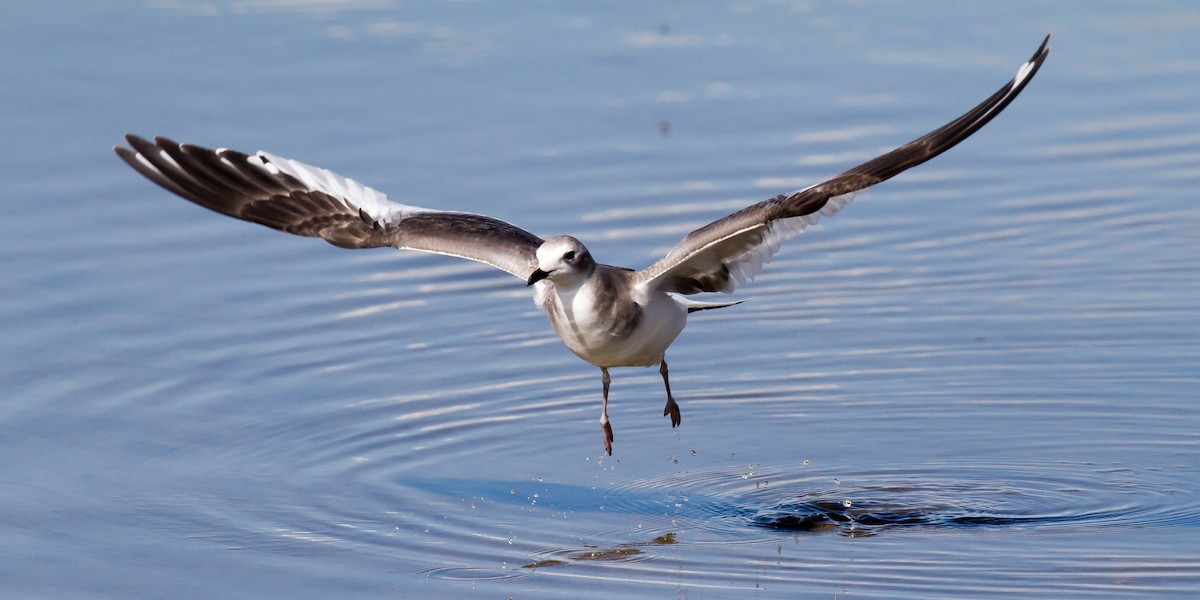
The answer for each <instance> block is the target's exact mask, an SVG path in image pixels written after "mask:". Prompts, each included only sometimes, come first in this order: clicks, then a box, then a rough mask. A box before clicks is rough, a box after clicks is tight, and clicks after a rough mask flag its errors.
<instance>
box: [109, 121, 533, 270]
mask: <svg viewBox="0 0 1200 600" xmlns="http://www.w3.org/2000/svg"><path fill="white" fill-rule="evenodd" d="M125 139H126V140H127V141H128V142H129V146H130V147H129V148H125V147H123V146H116V147H114V148H113V150H115V151H116V153H117V154H118V155H119V156H120V157H121V158H122V159H124V160H125V162H126V163H128V164H129V166H131V167H133V168H134V169H135V170H137V172H139V173H141V174H142V175H144V176H145V177H146V178H147V179H149V180H151V181H153V182H154V183H157V184H158V185H160V186H162V187H163V188H165V189H167V190H168V191H170V192H172V193H174V194H177V195H179V196H182V197H183V198H185V199H187V200H190V201H192V202H194V203H196V204H199V205H200V206H203V207H205V208H207V209H210V210H214V211H216V212H219V213H221V214H224V215H229V216H231V217H236V218H238V219H242V220H243V221H250V222H253V223H258V224H260V225H266V226H267V227H270V228H272V229H278V230H280V231H286V232H288V233H294V234H296V235H303V236H310V237H321V238H324V239H325V240H326V241H328V242H329V243H331V244H333V245H335V246H340V247H342V248H376V247H387V246H391V247H395V248H402V249H408V250H419V251H423V252H432V253H436V254H446V255H450V256H458V257H461V258H466V259H470V260H475V261H479V262H482V263H486V264H489V265H491V266H493V267H496V268H497V269H501V270H503V271H507V272H508V273H511V274H513V275H515V276H517V277H520V278H521V279H522V280H524V279H528V278H529V276H530V274H531V273H533V271H534V269H535V268H536V260H537V259H536V252H537V249H538V246H540V245H541V244H542V239H541V238H539V237H537V236H536V235H533V234H532V233H529V232H528V231H525V230H524V229H521V228H520V227H517V226H515V225H511V224H509V223H505V222H504V221H500V220H498V219H493V218H491V217H486V216H483V215H476V214H471V213H460V212H449V211H440V210H432V209H428V208H419V207H416V206H408V205H406V204H400V203H398V202H392V201H390V200H388V199H387V196H385V195H383V194H382V193H380V192H377V191H375V190H373V189H371V188H369V187H367V186H365V185H362V184H361V183H358V182H357V181H355V180H353V179H349V178H346V177H342V176H341V175H338V174H336V173H333V172H332V171H328V170H326V169H321V168H317V167H313V166H310V165H306V164H304V163H302V162H299V161H295V160H290V159H286V158H282V157H279V156H275V155H274V154H270V153H267V152H258V153H257V154H244V153H242V152H237V151H234V150H228V149H220V150H210V149H208V148H202V147H200V146H193V145H191V144H177V143H175V142H173V141H171V140H169V139H166V138H163V137H156V138H154V141H150V140H146V139H143V138H140V137H138V136H136V135H132V134H130V135H127V136H125Z"/></svg>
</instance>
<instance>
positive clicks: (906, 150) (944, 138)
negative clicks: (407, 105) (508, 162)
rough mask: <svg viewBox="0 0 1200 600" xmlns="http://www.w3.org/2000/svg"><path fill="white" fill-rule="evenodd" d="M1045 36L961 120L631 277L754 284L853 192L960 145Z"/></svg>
mask: <svg viewBox="0 0 1200 600" xmlns="http://www.w3.org/2000/svg"><path fill="white" fill-rule="evenodd" d="M1049 41H1050V36H1046V39H1045V40H1043V41H1042V45H1041V46H1040V47H1038V49H1037V52H1034V53H1033V57H1032V58H1030V59H1029V61H1028V62H1026V63H1025V64H1023V65H1021V68H1020V69H1018V70H1017V75H1016V77H1014V78H1013V79H1012V81H1009V82H1008V83H1007V84H1005V85H1004V87H1002V88H1000V89H999V90H998V91H997V92H996V93H995V94H992V95H991V97H989V98H988V99H987V100H984V101H983V102H981V103H979V105H978V106H976V107H975V108H972V109H971V110H969V111H967V113H966V114H964V115H962V116H961V117H959V118H957V119H955V120H953V121H951V122H949V123H947V124H945V125H943V126H941V127H939V128H937V129H935V130H933V131H931V132H929V133H927V134H925V135H923V136H921V137H919V138H917V139H915V140H913V141H911V142H909V143H907V144H905V145H903V146H900V147H899V148H896V149H895V150H892V151H891V152H888V153H887V154H884V155H882V156H879V157H876V158H873V159H871V160H869V161H867V162H865V163H863V164H861V165H858V166H857V167H854V168H853V169H850V170H849V171H846V172H845V173H842V174H841V175H838V176H837V177H834V178H832V179H830V180H828V181H825V182H823V183H819V184H817V185H814V186H812V187H809V188H805V189H803V190H800V191H797V192H794V193H791V194H782V195H779V196H776V197H774V198H771V199H769V200H765V201H763V202H760V203H758V204H755V205H753V206H748V207H746V208H744V209H742V210H740V211H738V212H735V213H733V214H731V215H729V216H726V217H723V218H721V219H718V220H717V221H714V222H712V223H709V224H708V225H705V226H704V227H701V228H700V229H697V230H695V231H693V232H691V233H689V234H688V235H687V236H686V237H684V238H683V240H682V241H680V242H679V244H677V245H676V246H675V247H674V248H672V249H671V251H670V252H668V253H667V255H666V256H665V257H663V258H662V260H659V261H658V262H656V263H654V264H653V265H650V266H649V267H648V268H646V269H645V270H644V271H641V272H639V273H638V274H637V276H636V277H635V282H636V284H637V285H638V286H641V287H642V288H643V289H653V290H659V291H665V292H677V293H680V294H694V293H698V292H732V291H733V290H734V289H735V288H736V286H737V285H738V284H741V283H745V282H746V281H748V280H750V279H753V278H754V276H755V275H757V274H758V273H759V272H761V271H762V267H763V265H764V264H766V263H767V262H770V260H771V258H772V257H774V255H775V253H776V252H778V251H779V246H780V244H781V243H782V242H783V241H785V240H787V239H789V238H791V237H793V236H795V235H796V234H798V233H800V231H802V230H803V229H804V228H805V227H807V226H808V225H812V224H814V223H816V222H817V220H818V219H819V218H820V217H821V216H822V215H825V216H829V215H832V214H834V213H836V212H837V211H839V210H841V208H842V207H843V206H845V205H846V204H847V203H848V202H850V201H851V200H852V199H853V198H854V194H855V192H858V191H860V190H863V189H866V188H868V187H871V186H872V185H875V184H877V183H879V182H881V181H886V180H888V179H890V178H892V177H894V176H896V175H898V174H900V173H901V172H903V171H905V170H906V169H910V168H912V167H915V166H917V165H919V164H921V163H923V162H925V161H927V160H929V159H931V158H933V157H935V156H937V155H939V154H941V153H943V152H945V151H946V150H949V149H950V148H953V147H954V146H955V145H956V144H958V143H959V142H961V141H963V140H965V139H967V137H968V136H970V135H971V134H972V133H975V132H976V131H978V130H979V128H980V127H983V126H984V125H986V124H987V123H988V121H991V120H992V118H994V117H995V116H996V115H998V114H1000V111H1002V110H1004V108H1005V107H1006V106H1008V104H1009V103H1010V102H1012V101H1013V99H1014V98H1016V97H1017V94H1020V93H1021V90H1023V89H1025V85H1026V84H1027V83H1029V80H1030V79H1032V78H1033V76H1034V74H1035V73H1037V71H1038V68H1039V67H1041V66H1042V62H1043V61H1045V60H1046V56H1047V54H1048V53H1049V52H1050V48H1049V47H1048V46H1047V43H1048V42H1049Z"/></svg>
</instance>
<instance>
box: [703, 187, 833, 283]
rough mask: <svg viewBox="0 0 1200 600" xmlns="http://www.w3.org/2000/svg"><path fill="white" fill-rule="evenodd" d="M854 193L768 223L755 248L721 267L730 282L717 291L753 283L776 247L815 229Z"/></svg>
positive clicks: (771, 257) (777, 248) (747, 250)
mask: <svg viewBox="0 0 1200 600" xmlns="http://www.w3.org/2000/svg"><path fill="white" fill-rule="evenodd" d="M854 194H855V192H850V193H848V194H842V195H841V196H834V197H832V198H830V199H829V200H828V201H827V202H826V203H825V206H823V207H822V208H821V210H819V211H817V212H815V213H812V214H807V215H803V216H799V217H789V218H787V219H778V220H775V221H772V222H771V224H770V225H768V226H767V231H766V233H764V234H763V239H762V241H761V242H759V243H758V244H757V245H755V246H752V247H750V248H748V249H746V250H745V251H744V252H742V253H741V254H739V255H737V256H734V257H731V258H730V259H729V261H728V262H726V263H725V266H726V267H728V268H729V274H730V275H731V281H730V282H729V289H727V290H721V291H723V292H726V293H729V292H732V291H733V289H734V287H735V285H742V284H744V283H746V282H747V281H751V280H753V279H754V277H755V276H756V275H758V274H759V273H761V272H762V269H763V266H764V265H766V264H767V263H769V262H771V260H772V259H773V258H775V254H776V253H778V252H779V247H780V246H781V245H782V244H783V242H786V241H787V240H790V239H792V238H794V237H796V236H797V235H800V232H802V231H804V229H805V228H806V227H808V226H809V225H816V224H817V222H818V221H820V220H821V217H822V216H826V217H829V216H832V215H834V214H836V213H837V212H838V211H840V210H842V207H844V206H846V205H847V204H849V203H850V201H851V200H853V199H854Z"/></svg>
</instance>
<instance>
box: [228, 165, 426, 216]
mask: <svg viewBox="0 0 1200 600" xmlns="http://www.w3.org/2000/svg"><path fill="white" fill-rule="evenodd" d="M256 158H257V159H258V160H259V161H261V165H262V167H263V168H264V169H266V170H267V171H269V172H270V173H272V174H279V173H282V174H284V175H290V176H292V177H295V178H296V179H298V180H300V182H301V183H303V184H304V185H305V186H306V187H308V188H309V189H311V190H314V191H319V192H325V193H326V194H329V195H330V196H333V197H334V198H342V199H344V200H346V201H347V202H349V203H350V204H352V205H353V206H355V207H356V208H361V209H363V210H364V211H366V212H367V214H368V215H370V216H371V218H373V219H375V220H376V221H379V222H380V223H382V224H385V225H387V224H394V223H395V222H397V221H399V220H400V219H403V218H405V217H407V216H409V215H412V214H415V213H421V212H444V211H437V210H433V209H429V208H421V207H418V206H409V205H407V204H401V203H399V202H393V201H391V200H388V198H387V196H386V195H385V194H384V193H383V192H380V191H377V190H375V189H374V188H372V187H369V186H365V185H363V184H361V183H359V182H357V181H355V180H353V179H350V178H349V177H343V176H341V175H338V174H337V173H334V172H333V171H330V170H329V169H322V168H320V167H314V166H312V165H307V164H304V163H302V162H300V161H298V160H292V159H290V158H284V157H282V156H277V155H275V154H271V153H270V152H264V151H262V150H259V151H258V153H257V154H256V155H254V156H252V157H250V160H254V159H256Z"/></svg>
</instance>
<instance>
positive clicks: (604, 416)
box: [600, 367, 613, 456]
mask: <svg viewBox="0 0 1200 600" xmlns="http://www.w3.org/2000/svg"><path fill="white" fill-rule="evenodd" d="M600 372H601V373H603V374H604V377H603V379H601V381H603V382H604V401H603V403H601V404H600V428H601V429H603V430H604V451H605V452H607V453H608V455H609V456H612V442H613V434H612V425H609V424H608V384H609V382H611V381H612V380H611V379H609V377H608V369H607V368H605V367H600Z"/></svg>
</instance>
